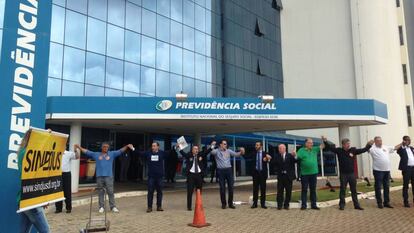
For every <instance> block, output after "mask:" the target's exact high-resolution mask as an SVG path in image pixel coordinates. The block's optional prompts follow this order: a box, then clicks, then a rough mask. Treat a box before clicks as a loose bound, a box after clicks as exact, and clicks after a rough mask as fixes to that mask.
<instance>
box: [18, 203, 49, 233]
mask: <svg viewBox="0 0 414 233" xmlns="http://www.w3.org/2000/svg"><path fill="white" fill-rule="evenodd" d="M21 216H22V220H21V224H20V233H29V232H31V229H32V226H34V227H35V228H36V230H37V231H38V232H39V233H49V232H50V229H49V224H48V223H47V219H46V216H45V213H44V212H43V208H42V207H38V208H35V209H31V210H27V211H24V212H22V213H21Z"/></svg>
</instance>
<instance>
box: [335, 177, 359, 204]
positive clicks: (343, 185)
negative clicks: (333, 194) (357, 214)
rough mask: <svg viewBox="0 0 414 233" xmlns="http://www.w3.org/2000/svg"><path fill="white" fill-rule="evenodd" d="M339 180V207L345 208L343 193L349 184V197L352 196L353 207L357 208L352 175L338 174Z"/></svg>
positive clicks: (356, 196)
mask: <svg viewBox="0 0 414 233" xmlns="http://www.w3.org/2000/svg"><path fill="white" fill-rule="evenodd" d="M339 180H340V191H339V207H344V206H345V192H346V186H347V185H348V183H349V188H350V189H351V195H352V202H353V203H354V207H355V208H356V207H359V202H358V194H357V190H356V183H357V182H356V178H355V174H354V173H350V174H340V176H339Z"/></svg>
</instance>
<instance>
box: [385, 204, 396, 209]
mask: <svg viewBox="0 0 414 233" xmlns="http://www.w3.org/2000/svg"><path fill="white" fill-rule="evenodd" d="M384 207H385V208H390V209H393V208H394V207H392V206H391V205H390V204H385V205H384Z"/></svg>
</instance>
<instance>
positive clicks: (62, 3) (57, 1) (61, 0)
mask: <svg viewBox="0 0 414 233" xmlns="http://www.w3.org/2000/svg"><path fill="white" fill-rule="evenodd" d="M2 1H4V0H2ZM53 3H54V4H58V5H60V6H63V7H64V6H65V5H66V0H53Z"/></svg>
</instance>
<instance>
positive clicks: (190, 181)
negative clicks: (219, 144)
mask: <svg viewBox="0 0 414 233" xmlns="http://www.w3.org/2000/svg"><path fill="white" fill-rule="evenodd" d="M176 150H180V148H179V147H178V146H177V147H176ZM211 150H212V149H211V147H210V148H209V149H207V150H205V151H201V152H200V149H199V147H198V146H197V145H194V146H193V147H192V149H191V152H189V153H186V152H184V151H183V150H180V151H179V153H180V154H181V155H182V156H183V157H184V158H185V160H186V161H187V167H186V171H185V173H186V175H187V210H189V211H191V210H192V208H191V207H192V205H191V203H192V199H193V192H194V188H196V189H200V190H201V189H202V186H203V172H204V169H205V167H204V164H205V163H206V162H207V161H206V160H205V157H206V155H207V154H208V153H210V152H211Z"/></svg>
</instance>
